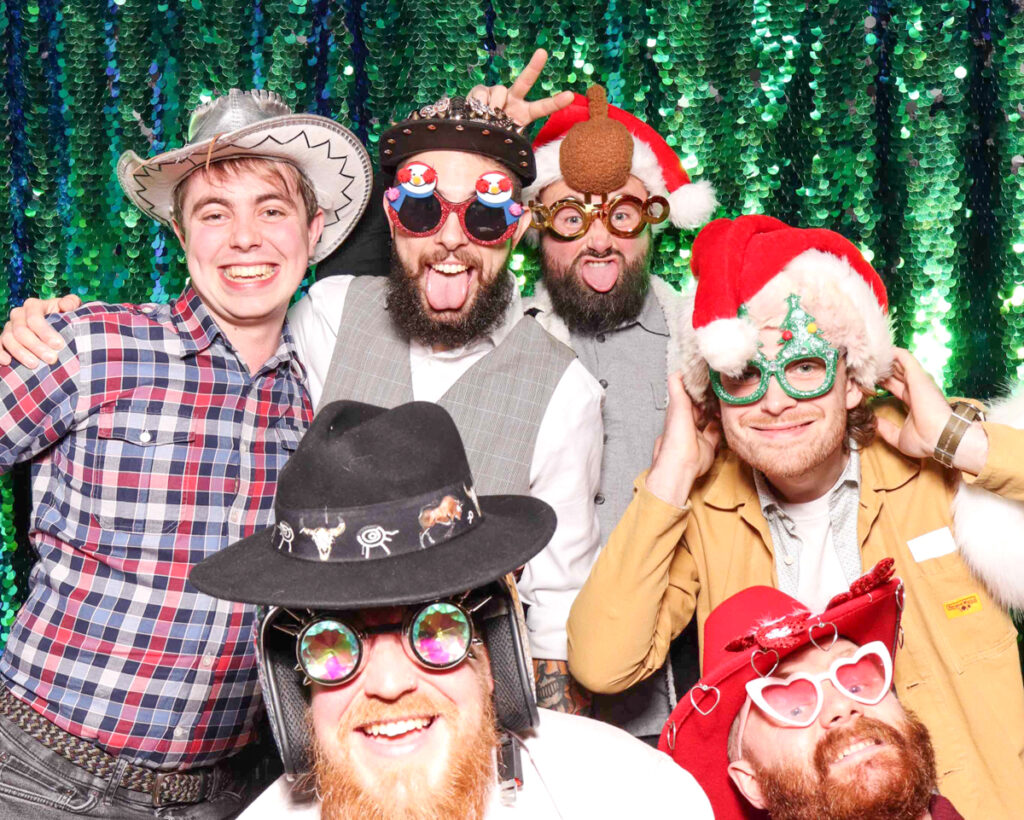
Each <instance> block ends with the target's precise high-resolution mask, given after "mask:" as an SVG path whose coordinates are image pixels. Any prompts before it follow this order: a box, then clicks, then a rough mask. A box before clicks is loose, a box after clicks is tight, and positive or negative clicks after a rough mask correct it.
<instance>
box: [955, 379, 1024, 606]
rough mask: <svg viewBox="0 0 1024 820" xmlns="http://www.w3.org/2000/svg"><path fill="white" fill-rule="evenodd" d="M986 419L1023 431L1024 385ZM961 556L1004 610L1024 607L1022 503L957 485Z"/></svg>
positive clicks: (957, 520)
mask: <svg viewBox="0 0 1024 820" xmlns="http://www.w3.org/2000/svg"><path fill="white" fill-rule="evenodd" d="M988 420H989V421H993V422H996V423H998V424H1005V425H1008V426H1010V427H1015V428H1017V429H1018V430H1019V429H1024V386H1018V387H1017V389H1016V390H1015V395H1013V396H1012V397H1010V398H1007V399H1003V400H1001V401H1000V402H998V403H995V404H993V405H992V408H991V410H990V412H989V413H988ZM953 529H954V537H955V539H956V543H957V546H958V547H959V548H960V555H961V556H962V557H963V559H964V562H965V563H966V564H967V566H968V567H970V569H971V572H973V573H974V574H975V576H977V578H978V579H980V580H981V581H982V583H984V584H985V586H986V588H987V589H988V591H989V594H990V595H991V596H992V597H993V598H995V599H996V600H997V601H999V602H1000V603H1001V604H1002V605H1003V606H1006V607H1015V608H1017V609H1020V608H1024V542H1022V541H1021V536H1020V534H1021V533H1022V532H1024V501H1015V500H1013V499H1011V498H1005V497H1003V496H1000V495H996V494H995V493H992V492H989V491H988V490H983V489H982V488H981V487H978V486H976V485H970V484H965V483H964V482H963V481H961V482H960V486H959V487H958V488H957V492H956V496H955V497H954V498H953Z"/></svg>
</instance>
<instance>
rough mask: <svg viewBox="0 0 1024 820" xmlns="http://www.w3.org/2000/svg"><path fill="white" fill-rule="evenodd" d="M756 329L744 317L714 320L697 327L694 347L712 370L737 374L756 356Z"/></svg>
mask: <svg viewBox="0 0 1024 820" xmlns="http://www.w3.org/2000/svg"><path fill="white" fill-rule="evenodd" d="M757 342H758V331H757V328H756V327H754V326H753V325H752V324H751V323H750V322H748V321H746V320H745V319H716V320H715V321H713V322H710V323H708V324H706V325H704V327H702V328H700V329H698V330H697V346H698V348H699V349H700V352H701V355H702V356H703V357H704V359H705V360H706V361H707V363H708V366H709V367H711V369H712V370H717V371H719V372H720V373H730V374H733V375H737V374H739V373H740V372H742V371H743V368H744V367H745V366H746V364H747V362H749V361H750V360H751V359H753V358H754V356H756V355H757Z"/></svg>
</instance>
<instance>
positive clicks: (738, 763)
mask: <svg viewBox="0 0 1024 820" xmlns="http://www.w3.org/2000/svg"><path fill="white" fill-rule="evenodd" d="M729 777H730V778H732V782H733V783H735V784H736V788H737V789H739V790H740V794H742V795H743V796H744V797H745V798H747V800H748V801H749V802H750V804H751V805H753V806H754V808H757V809H763V808H764V795H763V794H761V785H760V784H759V783H758V782H757V778H756V777H754V767H753V766H751V765H750V761H749V760H734V761H733V762H732V763H730V764H729Z"/></svg>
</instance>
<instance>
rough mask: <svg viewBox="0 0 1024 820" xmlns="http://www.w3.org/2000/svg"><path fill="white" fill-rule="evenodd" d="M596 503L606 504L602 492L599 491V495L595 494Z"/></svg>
mask: <svg viewBox="0 0 1024 820" xmlns="http://www.w3.org/2000/svg"><path fill="white" fill-rule="evenodd" d="M594 503H595V504H604V496H603V495H601V493H598V494H597V495H595V496H594Z"/></svg>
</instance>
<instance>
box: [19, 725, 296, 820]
mask: <svg viewBox="0 0 1024 820" xmlns="http://www.w3.org/2000/svg"><path fill="white" fill-rule="evenodd" d="M267 736H269V732H267ZM280 773H281V764H280V761H278V760H277V753H276V750H274V748H273V743H267V744H253V745H252V746H250V747H247V748H246V749H245V750H243V751H242V752H241V753H239V754H238V755H236V757H234V758H231V759H230V760H229V761H227V762H226V763H225V764H222V765H220V766H218V767H217V770H216V775H215V785H214V787H213V791H212V793H211V795H210V796H209V797H208V798H207V799H206V800H204V801H202V802H200V803H194V804H191V805H185V804H178V805H173V806H163V807H160V808H157V807H154V806H153V799H152V797H151V796H150V795H148V794H143V793H142V792H136V791H131V790H129V789H126V788H124V787H122V786H119V785H117V783H118V782H119V781H120V779H121V768H120V767H118V768H116V769H115V772H114V774H113V775H112V776H111V777H110V778H109V779H104V778H101V777H97V776H96V775H92V774H89V772H87V771H86V770H85V769H82V768H79V767H78V766H76V765H75V764H74V763H72V762H71V761H69V760H66V759H65V758H63V757H61V756H60V755H58V754H56V753H55V752H52V751H50V750H49V749H47V748H46V747H45V746H43V745H42V744H41V743H39V742H38V741H37V740H35V739H34V738H32V737H31V736H29V735H28V734H27V733H25V732H24V731H22V730H21V729H20V728H19V727H18V726H16V725H15V724H14V723H12V722H11V721H9V720H8V719H7V718H6V717H4V716H3V715H0V820H58V818H67V817H69V816H82V817H100V818H140V817H159V818H167V819H168V820H170V818H179V820H222V818H231V817H234V816H235V815H237V814H238V813H239V812H241V811H242V809H244V808H245V807H246V806H247V805H248V804H249V803H251V802H252V801H253V800H254V799H255V798H256V796H257V795H259V793H260V792H262V791H263V790H264V789H265V788H266V787H267V786H269V785H270V783H272V782H273V781H274V780H275V779H276V778H277V777H278V775H279V774H280Z"/></svg>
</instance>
